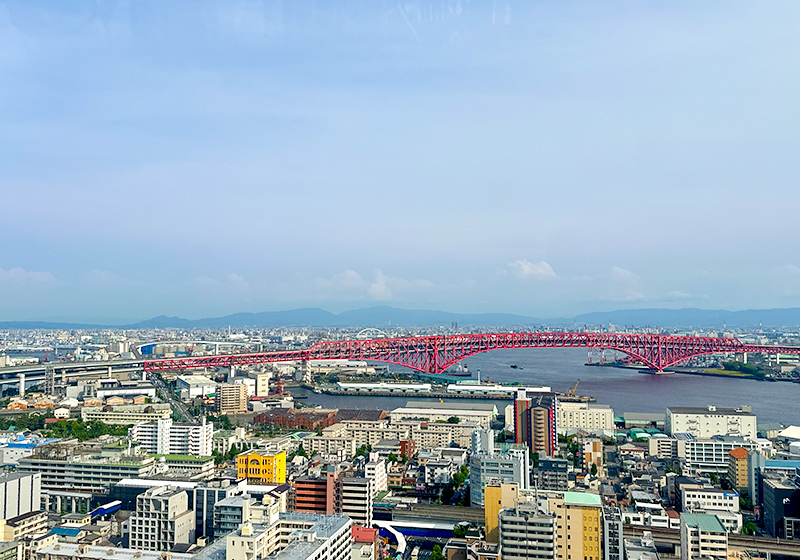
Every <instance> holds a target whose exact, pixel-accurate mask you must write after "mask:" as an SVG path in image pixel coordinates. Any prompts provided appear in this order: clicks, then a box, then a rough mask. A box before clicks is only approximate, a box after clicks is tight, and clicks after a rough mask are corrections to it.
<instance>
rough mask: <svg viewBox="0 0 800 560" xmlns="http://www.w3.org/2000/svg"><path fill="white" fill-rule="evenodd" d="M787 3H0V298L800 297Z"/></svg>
mask: <svg viewBox="0 0 800 560" xmlns="http://www.w3.org/2000/svg"><path fill="white" fill-rule="evenodd" d="M798 20H800V5H798V4H796V3H792V2H774V3H768V4H765V3H727V2H725V3H723V2H708V3H701V4H698V3H687V4H682V3H674V2H666V1H660V2H659V1H656V2H650V3H646V4H642V3H633V2H613V1H612V2H607V3H602V4H597V3H591V2H577V3H563V2H516V1H497V2H493V3H486V4H484V3H477V2H469V1H467V0H464V1H458V0H451V1H445V0H441V1H435V0H434V1H431V2H428V3H421V2H406V3H388V2H377V3H368V4H362V3H358V2H353V1H349V0H343V1H332V2H326V3H321V4H306V3H293V2H285V1H270V0H264V1H257V0H241V1H232V2H211V1H199V2H186V1H177V2H169V3H146V4H145V3H137V2H128V1H123V0H109V1H105V0H98V1H95V0H92V1H89V0H78V1H76V2H68V3H62V2H52V1H50V2H36V3H29V2H19V1H2V0H0V76H2V84H3V85H2V86H1V87H0V101H2V103H0V115H2V119H3V123H4V132H5V134H3V136H2V138H0V169H2V173H1V174H0V188H1V189H2V192H3V197H2V202H3V205H2V207H3V218H2V220H0V235H2V236H3V238H4V243H3V244H2V246H0V321H15V320H16V321H34V320H47V321H69V322H84V323H109V324H111V323H115V324H124V323H132V322H135V321H140V320H143V319H146V318H150V317H154V316H157V315H162V314H163V315H168V316H179V317H187V318H199V317H216V316H222V315H227V314H231V313H237V312H248V311H249V312H259V311H266V310H283V309H293V308H298V307H320V308H325V309H329V310H331V311H334V312H340V311H344V310H347V309H355V308H359V307H369V306H372V305H376V304H387V305H391V306H393V307H401V308H414V309H439V310H446V311H450V312H459V313H465V312H466V313H486V312H492V313H515V314H519V315H526V316H532V317H543V318H547V317H571V316H574V315H576V314H580V313H588V312H592V311H608V310H615V309H626V308H660V307H664V308H704V309H726V310H741V309H768V308H785V307H798V306H800V257H798V256H797V252H796V251H795V250H794V249H795V239H796V237H797V233H796V231H795V230H796V226H795V225H794V223H793V219H792V215H794V214H796V213H797V211H798V210H799V209H800V196H798V195H797V189H798V185H797V181H798V177H800V158H798V157H797V155H796V152H797V146H798V140H800V126H798V119H799V118H800V114H798V103H797V100H798V99H800V44H799V43H798V41H797V38H796V37H797V26H798Z"/></svg>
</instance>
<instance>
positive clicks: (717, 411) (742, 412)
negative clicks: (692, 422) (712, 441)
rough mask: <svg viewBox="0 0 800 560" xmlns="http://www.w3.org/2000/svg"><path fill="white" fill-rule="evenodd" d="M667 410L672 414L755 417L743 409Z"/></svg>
mask: <svg viewBox="0 0 800 560" xmlns="http://www.w3.org/2000/svg"><path fill="white" fill-rule="evenodd" d="M667 410H669V411H670V412H672V413H673V414H716V415H721V414H724V415H727V416H755V414H753V413H752V412H751V411H750V410H746V409H744V408H721V407H718V406H668V407H667Z"/></svg>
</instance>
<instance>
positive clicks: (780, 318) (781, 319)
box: [0, 306, 800, 329]
mask: <svg viewBox="0 0 800 560" xmlns="http://www.w3.org/2000/svg"><path fill="white" fill-rule="evenodd" d="M454 322H456V323H458V324H459V325H460V326H463V327H466V326H476V327H489V326H498V327H513V326H519V327H531V326H536V325H547V326H565V327H572V326H574V325H592V326H596V325H604V326H607V325H608V324H613V325H617V326H625V325H629V326H636V327H643V326H648V325H649V326H653V327H667V328H670V327H699V328H723V326H727V327H758V326H759V325H762V326H764V327H797V326H800V308H797V307H794V308H787V309H752V310H746V311H724V310H708V309H627V310H618V311H602V312H595V313H585V314H583V315H578V316H577V317H572V318H555V319H541V318H535V317H529V316H525V315H515V314H512V313H478V314H475V313H447V312H444V311H433V310H412V309H397V308H395V307H388V306H377V307H368V308H364V309H355V310H352V311H345V312H343V313H331V312H329V311H325V310H324V309H318V308H313V307H311V308H303V309H291V310H287V311H264V312H260V313H234V314H233V315H226V316H224V317H208V318H205V319H183V318H181V317H167V316H166V315H161V316H158V317H154V318H152V319H149V320H147V321H141V322H139V323H133V324H130V325H90V324H80V323H65V322H63V323H49V322H44V321H7V322H0V329H90V328H101V327H102V328H119V329H153V328H183V329H191V328H224V327H228V326H231V327H237V328H238V327H261V328H275V327H389V326H417V327H430V326H449V325H451V324H452V323H454Z"/></svg>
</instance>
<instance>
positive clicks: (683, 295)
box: [664, 290, 692, 301]
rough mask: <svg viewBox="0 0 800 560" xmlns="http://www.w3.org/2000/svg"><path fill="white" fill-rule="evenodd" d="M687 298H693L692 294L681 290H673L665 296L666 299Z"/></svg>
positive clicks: (677, 299)
mask: <svg viewBox="0 0 800 560" xmlns="http://www.w3.org/2000/svg"><path fill="white" fill-rule="evenodd" d="M687 299H692V296H691V294H687V293H686V292H682V291H680V290H672V291H671V292H669V293H667V294H666V295H665V296H664V301H685V300H687Z"/></svg>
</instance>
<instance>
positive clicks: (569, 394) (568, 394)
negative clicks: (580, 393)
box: [567, 379, 581, 397]
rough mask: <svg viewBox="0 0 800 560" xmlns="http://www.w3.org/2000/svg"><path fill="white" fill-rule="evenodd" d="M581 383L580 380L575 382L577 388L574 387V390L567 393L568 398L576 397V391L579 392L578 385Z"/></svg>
mask: <svg viewBox="0 0 800 560" xmlns="http://www.w3.org/2000/svg"><path fill="white" fill-rule="evenodd" d="M580 382H581V380H580V379H578V380H577V381H576V382H575V386H574V387H573V388H572V389H570V390H569V392H568V393H567V396H568V397H574V396H575V391H577V390H578V383H580Z"/></svg>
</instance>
